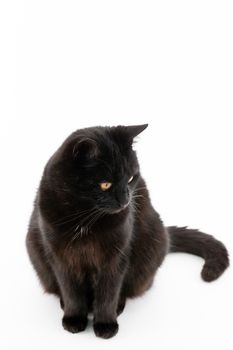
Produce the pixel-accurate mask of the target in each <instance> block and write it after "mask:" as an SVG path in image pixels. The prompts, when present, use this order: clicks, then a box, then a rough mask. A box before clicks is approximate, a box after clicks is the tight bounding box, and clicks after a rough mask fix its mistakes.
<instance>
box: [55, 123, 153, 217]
mask: <svg viewBox="0 0 233 350" xmlns="http://www.w3.org/2000/svg"><path fill="white" fill-rule="evenodd" d="M147 126H148V125H147V124H144V125H137V126H117V127H93V128H86V129H81V130H78V131H76V132H75V133H73V134H72V135H71V136H70V137H69V138H68V139H67V140H66V141H65V142H64V144H63V145H62V147H61V148H60V150H59V151H58V152H57V154H55V157H54V158H53V162H52V163H53V167H52V170H53V171H52V173H53V177H54V186H58V187H60V188H58V190H59V191H64V193H67V195H70V196H72V198H74V199H76V201H77V203H79V206H80V207H83V206H84V207H85V206H86V207H94V208H98V209H101V210H103V211H104V212H107V213H109V214H111V213H112V214H113V213H117V212H120V211H122V210H124V209H125V208H127V206H128V205H129V203H130V200H131V198H132V193H133V190H134V188H135V185H136V183H137V181H138V178H139V176H140V175H139V164H138V160H137V157H136V153H135V151H134V150H133V148H132V144H133V140H134V138H135V137H136V136H137V135H138V134H140V133H141V132H142V131H143V130H144V129H145V128H146V127H147Z"/></svg>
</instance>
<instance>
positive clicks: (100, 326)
mask: <svg viewBox="0 0 233 350" xmlns="http://www.w3.org/2000/svg"><path fill="white" fill-rule="evenodd" d="M118 328H119V327H118V323H117V322H111V323H102V322H97V323H94V332H95V335H96V336H97V337H100V338H104V339H109V338H112V337H113V336H114V335H116V334H117V332H118Z"/></svg>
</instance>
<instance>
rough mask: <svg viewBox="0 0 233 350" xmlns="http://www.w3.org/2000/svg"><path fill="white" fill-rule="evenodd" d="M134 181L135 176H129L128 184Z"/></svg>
mask: <svg viewBox="0 0 233 350" xmlns="http://www.w3.org/2000/svg"><path fill="white" fill-rule="evenodd" d="M132 181H133V176H131V177H130V178H129V180H128V184H130V182H132Z"/></svg>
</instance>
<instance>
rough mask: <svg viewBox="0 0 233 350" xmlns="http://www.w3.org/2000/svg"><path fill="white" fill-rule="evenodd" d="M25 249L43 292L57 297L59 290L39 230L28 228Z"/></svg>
mask: <svg viewBox="0 0 233 350" xmlns="http://www.w3.org/2000/svg"><path fill="white" fill-rule="evenodd" d="M26 247H27V251H28V254H29V257H30V260H31V262H32V265H33V267H34V268H35V270H36V272H37V275H38V277H39V279H40V282H41V284H42V286H43V288H44V290H45V292H46V293H51V294H55V295H57V296H58V297H59V296H60V290H59V286H58V283H57V279H56V277H55V274H54V272H53V270H52V268H51V265H50V263H49V261H48V258H47V256H46V254H45V251H44V246H43V244H42V239H41V236H40V231H39V229H37V228H33V229H32V228H29V231H28V234H27V238H26Z"/></svg>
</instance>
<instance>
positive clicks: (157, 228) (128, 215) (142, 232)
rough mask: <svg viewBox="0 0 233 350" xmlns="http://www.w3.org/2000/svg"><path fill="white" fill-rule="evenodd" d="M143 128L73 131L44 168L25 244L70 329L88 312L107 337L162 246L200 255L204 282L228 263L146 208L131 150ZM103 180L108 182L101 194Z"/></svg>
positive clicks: (217, 250) (209, 240)
mask: <svg viewBox="0 0 233 350" xmlns="http://www.w3.org/2000/svg"><path fill="white" fill-rule="evenodd" d="M146 127H147V125H139V126H131V127H125V126H118V127H112V128H110V127H94V128H87V129H82V130H78V131H76V132H74V133H73V134H72V135H71V136H70V137H68V139H67V140H66V141H65V142H64V143H63V144H62V146H61V147H60V148H59V149H58V150H57V152H56V153H55V154H54V155H53V156H52V157H51V159H50V160H49V162H48V164H47V165H46V167H45V170H44V174H43V177H42V180H41V183H40V187H39V191H38V193H37V196H36V200H35V206H34V210H33V213H32V216H31V221H30V225H29V230H28V235H27V248H28V253H29V256H30V258H31V261H32V264H33V265H34V268H35V270H36V272H37V274H38V276H39V278H40V281H41V283H42V285H43V287H44V289H45V291H47V292H48V293H53V294H56V295H57V296H58V297H59V298H60V303H61V307H62V308H63V309H64V317H63V320H62V323H63V327H64V328H65V329H66V330H68V331H70V332H72V333H76V332H81V331H83V330H84V329H85V327H86V325H87V320H88V318H87V317H88V313H89V312H93V315H94V331H95V334H96V335H97V336H99V337H102V338H110V337H112V336H114V335H115V334H116V333H117V331H118V324H117V314H120V313H121V312H122V311H123V309H124V306H125V302H126V299H127V298H130V297H135V296H138V295H141V294H142V293H144V292H145V291H146V290H147V289H148V288H149V287H150V286H151V284H152V282H153V278H154V275H155V273H156V270H157V269H158V267H159V266H160V265H161V263H162V261H163V259H164V257H165V256H166V254H167V252H169V251H172V252H175V251H182V252H188V253H191V254H196V255H199V256H201V257H203V258H204V259H205V264H204V267H203V270H202V277H203V279H204V280H205V281H212V280H214V279H216V278H217V277H219V276H220V275H221V274H222V273H223V271H224V270H225V269H226V267H227V266H228V264H229V261H228V254H227V250H226V248H225V247H224V245H223V244H222V243H221V242H219V241H217V240H215V239H214V238H213V237H212V236H209V235H207V234H204V233H201V232H198V231H196V230H190V229H186V228H177V227H169V228H166V227H164V225H163V223H162V221H161V219H160V217H159V214H158V213H157V212H156V211H155V210H154V209H153V207H152V205H151V202H150V198H149V194H148V190H147V188H146V184H145V182H144V180H143V179H142V177H141V175H140V170H139V164H138V161H137V157H136V154H135V152H134V151H133V149H132V143H133V139H134V137H135V136H137V135H138V134H139V133H140V132H142V131H143V130H144V129H145V128H146ZM131 176H134V178H133V180H132V182H130V183H128V180H129V179H130V178H131ZM103 181H105V182H106V181H107V182H111V183H112V187H111V188H110V189H108V190H107V191H103V190H102V189H101V188H100V183H101V182H103Z"/></svg>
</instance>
